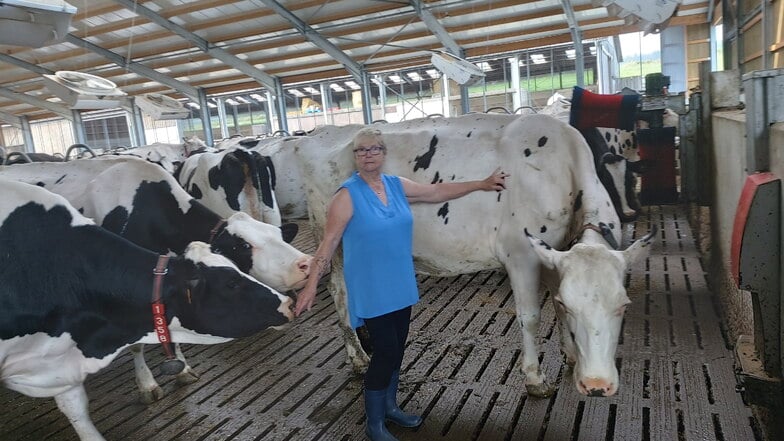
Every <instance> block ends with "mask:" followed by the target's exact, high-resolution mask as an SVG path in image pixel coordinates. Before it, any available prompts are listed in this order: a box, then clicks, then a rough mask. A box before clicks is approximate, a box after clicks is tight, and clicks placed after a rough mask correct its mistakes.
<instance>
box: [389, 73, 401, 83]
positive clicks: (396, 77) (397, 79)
mask: <svg viewBox="0 0 784 441" xmlns="http://www.w3.org/2000/svg"><path fill="white" fill-rule="evenodd" d="M389 79H390V80H391V81H392V82H393V83H395V84H400V83H402V82H403V79H402V78H400V75H390V76H389Z"/></svg>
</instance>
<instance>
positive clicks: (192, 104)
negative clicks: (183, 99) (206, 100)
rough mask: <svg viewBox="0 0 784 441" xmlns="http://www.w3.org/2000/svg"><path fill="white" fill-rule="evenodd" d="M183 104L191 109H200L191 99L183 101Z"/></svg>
mask: <svg viewBox="0 0 784 441" xmlns="http://www.w3.org/2000/svg"><path fill="white" fill-rule="evenodd" d="M185 105H186V106H188V107H191V108H193V109H201V106H200V105H198V104H196V103H194V102H192V101H188V102H187V103H185Z"/></svg>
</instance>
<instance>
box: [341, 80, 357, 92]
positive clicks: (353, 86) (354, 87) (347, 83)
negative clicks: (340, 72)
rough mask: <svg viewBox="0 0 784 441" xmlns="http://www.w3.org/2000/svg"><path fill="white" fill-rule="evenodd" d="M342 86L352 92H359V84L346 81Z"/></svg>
mask: <svg viewBox="0 0 784 441" xmlns="http://www.w3.org/2000/svg"><path fill="white" fill-rule="evenodd" d="M343 84H345V85H346V86H348V87H350V88H351V89H353V90H359V89H360V87H359V84H357V83H355V82H354V81H346V82H344V83H343Z"/></svg>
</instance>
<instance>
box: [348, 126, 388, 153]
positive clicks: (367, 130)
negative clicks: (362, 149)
mask: <svg viewBox="0 0 784 441" xmlns="http://www.w3.org/2000/svg"><path fill="white" fill-rule="evenodd" d="M363 139H372V140H374V141H376V142H377V143H378V145H380V146H381V147H383V148H384V151H386V150H387V146H386V144H384V139H383V138H382V137H381V130H378V129H373V128H371V127H364V128H362V129H360V130H359V132H357V134H356V135H354V148H357V147H359V144H360V141H362V140H363Z"/></svg>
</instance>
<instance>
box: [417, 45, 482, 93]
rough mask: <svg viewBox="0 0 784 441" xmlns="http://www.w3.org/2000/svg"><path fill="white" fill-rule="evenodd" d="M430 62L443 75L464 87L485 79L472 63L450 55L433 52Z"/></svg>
mask: <svg viewBox="0 0 784 441" xmlns="http://www.w3.org/2000/svg"><path fill="white" fill-rule="evenodd" d="M430 62H431V63H433V66H435V68H436V69H438V70H440V71H441V72H443V73H444V75H446V76H447V77H449V78H451V79H452V80H454V81H455V82H456V83H457V84H461V85H464V86H470V85H472V84H474V83H476V82H478V81H480V80H482V79H483V78H484V77H485V73H484V72H483V71H482V70H481V69H479V68H478V67H476V66H475V65H474V64H473V63H471V62H469V61H466V60H464V59H462V58H460V57H457V56H455V55H452V54H450V53H446V52H434V53H433V55H432V56H431V57H430Z"/></svg>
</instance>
